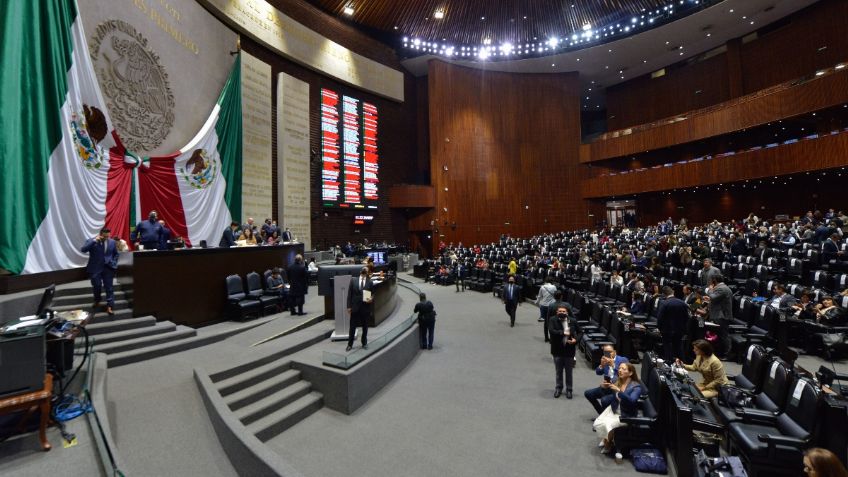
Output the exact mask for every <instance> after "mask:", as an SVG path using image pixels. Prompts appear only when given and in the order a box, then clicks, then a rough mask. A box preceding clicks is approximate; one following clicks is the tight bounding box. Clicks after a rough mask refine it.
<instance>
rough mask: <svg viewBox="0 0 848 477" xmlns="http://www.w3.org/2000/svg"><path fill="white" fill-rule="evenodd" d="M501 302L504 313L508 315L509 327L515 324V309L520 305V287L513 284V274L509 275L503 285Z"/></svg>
mask: <svg viewBox="0 0 848 477" xmlns="http://www.w3.org/2000/svg"><path fill="white" fill-rule="evenodd" d="M503 302H504V304H505V305H506V314H507V315H509V327H510V328H512V327H514V326H515V310H516V308H518V307H519V306H520V305H521V287H520V286H518V285H516V284H515V276H514V275H510V276H509V282H508V283H507V284H506V286H505V287H504V291H503Z"/></svg>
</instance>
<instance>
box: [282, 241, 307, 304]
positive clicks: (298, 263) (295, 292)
mask: <svg viewBox="0 0 848 477" xmlns="http://www.w3.org/2000/svg"><path fill="white" fill-rule="evenodd" d="M286 275H287V276H288V280H289V307H290V309H291V314H292V315H304V314H305V313H304V312H303V302H304V301H306V294H307V292H308V291H309V274H308V273H307V272H306V266H305V265H304V264H303V256H302V255H300V254H298V255H297V256H295V257H294V263H292V264H291V265H289V268H288V269H287V270H286ZM295 309H297V312H295Z"/></svg>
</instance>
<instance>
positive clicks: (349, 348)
mask: <svg viewBox="0 0 848 477" xmlns="http://www.w3.org/2000/svg"><path fill="white" fill-rule="evenodd" d="M352 349H353V348H352V347H350V346H348V347H347V348H345V351H350V350H352Z"/></svg>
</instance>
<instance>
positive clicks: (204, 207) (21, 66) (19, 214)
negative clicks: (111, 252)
mask: <svg viewBox="0 0 848 477" xmlns="http://www.w3.org/2000/svg"><path fill="white" fill-rule="evenodd" d="M0 15H2V16H0V22H2V25H3V29H2V30H0V40H2V44H1V45H0V49H1V50H0V51H2V55H0V92H2V93H0V94H2V95H1V96H0V170H1V171H2V174H0V198H2V201H3V202H2V203H3V204H4V205H5V210H4V212H3V213H2V214H0V230H2V231H3V233H2V234H0V268H3V269H5V270H8V271H9V272H12V273H16V274H17V273H38V272H47V271H52V270H61V269H67V268H75V267H82V266H84V265H85V264H86V262H87V255H85V254H83V253H82V252H80V251H79V248H80V247H81V246H82V244H83V243H84V242H85V240H86V239H88V238H90V237H93V236H95V235H96V234H97V233H98V232H99V230H100V229H101V228H102V227H104V226H106V227H109V229H111V231H112V235H113V236H116V237H120V238H122V239H124V240H127V241H128V242H129V232H130V228H131V227H133V226H135V224H136V223H137V221H138V220H143V219H145V218H146V217H147V214H148V212H149V211H150V210H152V209H156V210H157V212H159V216H160V218H163V219H165V221H166V224H167V227H168V228H169V229H171V231H172V234H171V235H172V238H174V237H183V238H184V239H185V240H186V242H187V243H188V244H194V245H197V244H199V242H200V241H201V240H205V241H207V242H208V243H209V244H210V245H212V246H215V245H217V244H218V240H219V238H220V236H221V234H222V232H223V231H224V229H225V228H227V227H228V226H229V224H230V221H231V220H232V217H235V218H236V219H239V218H240V217H241V178H242V159H241V153H242V142H241V137H242V124H241V81H240V64H239V60H238V59H237V60H236V62H235V65H234V67H233V69H232V72H231V73H230V76H229V78H228V80H227V82H226V84H225V86H224V89H223V91H222V93H221V96H220V98H219V99H218V102H217V104H216V105H215V106H214V108H213V109H212V113H211V114H210V116H209V118H208V119H207V121H206V123H205V124H204V126H203V128H202V129H201V131H199V132H198V133H197V134H196V135H195V137H194V138H193V139H192V140H191V141H190V142H189V143H188V144H187V145H186V146H185V147H183V148H181V149H180V150H179V151H177V152H175V153H173V154H170V155H167V156H161V157H143V156H141V155H140V154H138V153H136V152H133V151H128V150H126V148H125V147H124V146H123V144H122V143H121V140H120V131H116V130H113V128H112V122H111V120H110V118H109V113H108V111H107V110H106V108H105V106H104V105H105V102H104V101H103V98H102V95H101V93H100V89H99V86H98V83H97V79H96V76H95V73H94V69H93V67H92V65H91V59H90V57H89V56H88V46H87V44H86V41H85V34H84V32H83V30H82V23H81V21H80V19H79V17H78V11H77V8H76V2H75V0H38V1H32V2H28V1H13V2H0Z"/></svg>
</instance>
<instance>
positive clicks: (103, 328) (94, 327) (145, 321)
mask: <svg viewBox="0 0 848 477" xmlns="http://www.w3.org/2000/svg"><path fill="white" fill-rule="evenodd" d="M154 325H156V317H153V316H150V315H148V316H142V317H140V318H127V319H125V320H115V321H104V322H101V323H94V324H91V325H87V326H86V327H85V330H86V331H88V334H89V335H91V336H96V335H102V334H105V333H114V332H116V331H124V330H132V329H135V328H143V327H145V326H154Z"/></svg>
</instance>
